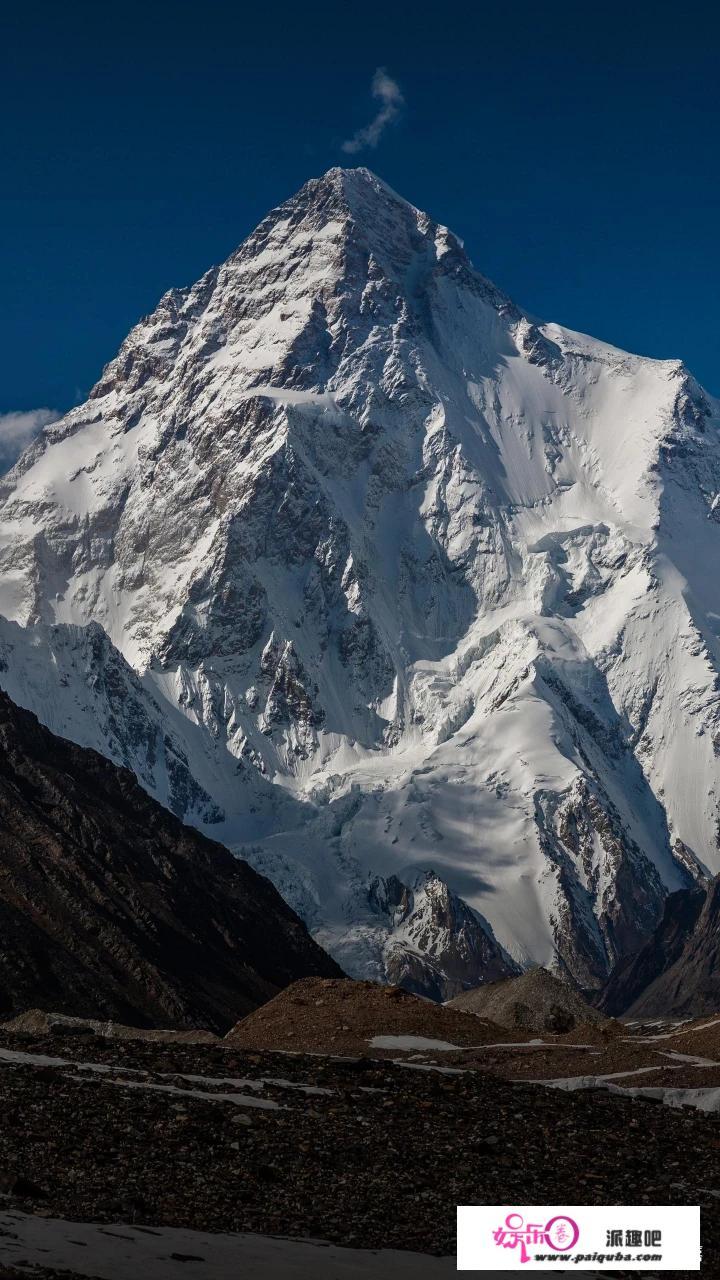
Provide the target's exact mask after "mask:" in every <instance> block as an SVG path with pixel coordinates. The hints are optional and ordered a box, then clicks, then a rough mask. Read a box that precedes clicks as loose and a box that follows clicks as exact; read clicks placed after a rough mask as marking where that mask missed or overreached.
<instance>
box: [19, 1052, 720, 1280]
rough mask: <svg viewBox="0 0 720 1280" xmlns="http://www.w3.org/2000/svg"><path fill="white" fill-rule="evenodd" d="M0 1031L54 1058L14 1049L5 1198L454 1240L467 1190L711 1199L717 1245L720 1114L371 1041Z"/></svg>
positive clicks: (398, 1244) (709, 1216)
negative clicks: (312, 1046) (410, 1053)
mask: <svg viewBox="0 0 720 1280" xmlns="http://www.w3.org/2000/svg"><path fill="white" fill-rule="evenodd" d="M0 1049H3V1050H4V1051H5V1052H6V1053H7V1052H8V1051H9V1053H10V1054H13V1053H14V1054H17V1053H20V1054H24V1055H26V1057H27V1055H36V1056H38V1057H39V1058H40V1061H39V1062H38V1061H27V1060H24V1059H22V1058H20V1059H18V1058H11V1059H10V1060H7V1059H5V1060H1V1059H0V1116H1V1117H2V1124H1V1125H0V1191H3V1192H4V1199H3V1201H2V1204H3V1206H4V1207H5V1208H15V1209H19V1210H23V1211H25V1212H35V1213H40V1214H44V1215H47V1216H51V1217H62V1218H66V1219H70V1220H73V1221H78V1222H91V1221H100V1222H103V1221H104V1222H113V1221H114V1222H118V1221H124V1222H135V1223H142V1224H147V1225H157V1226H174V1227H186V1228H192V1229H195V1230H205V1231H214V1232H228V1231H229V1232H240V1231H251V1232H258V1233H261V1234H268V1235H270V1234H282V1235H289V1236H293V1237H299V1238H302V1237H307V1236H310V1237H313V1238H316V1239H323V1240H328V1241H331V1242H335V1243H338V1244H343V1245H348V1246H355V1247H363V1248H394V1249H408V1250H416V1251H418V1252H421V1253H430V1254H437V1255H447V1254H448V1253H450V1254H451V1253H453V1252H454V1248H455V1209H456V1205H458V1204H463V1203H465V1204H468V1203H470V1204H471V1203H493V1204H496V1203H512V1202H517V1203H521V1204H522V1203H525V1204H527V1203H530V1204H532V1203H541V1204H542V1203H562V1202H563V1201H564V1202H566V1203H578V1201H579V1202H581V1203H588V1204H595V1203H597V1204H608V1203H610V1204H622V1203H626V1204H636V1203H645V1202H647V1203H649V1204H664V1203H688V1204H696V1203H698V1202H699V1203H700V1204H702V1205H703V1207H704V1212H703V1234H704V1242H703V1243H704V1250H705V1259H706V1264H707V1268H708V1272H707V1273H708V1274H712V1273H713V1272H712V1270H711V1268H712V1267H716V1268H717V1267H718V1265H719V1264H720V1212H719V1210H718V1204H719V1203H720V1202H719V1201H718V1195H719V1194H720V1156H719V1152H720V1120H718V1119H717V1118H716V1117H714V1116H706V1115H699V1114H698V1113H696V1112H693V1111H687V1112H686V1111H682V1112H673V1111H670V1110H669V1109H668V1108H666V1107H663V1106H661V1105H657V1104H653V1103H649V1102H647V1101H644V1100H639V1099H629V1098H618V1097H614V1096H610V1095H608V1094H606V1093H604V1092H591V1093H579V1094H569V1095H567V1094H559V1093H557V1092H555V1091H553V1090H549V1089H545V1088H542V1087H538V1086H531V1085H528V1084H523V1083H519V1082H511V1081H507V1080H503V1079H500V1078H496V1077H494V1076H492V1075H488V1074H485V1073H480V1072H476V1071H468V1072H451V1073H447V1072H446V1071H437V1070H435V1069H431V1070H427V1069H417V1068H418V1067H421V1066H422V1064H420V1063H416V1064H415V1069H413V1067H412V1066H411V1065H409V1064H396V1063H393V1062H391V1061H387V1060H384V1061H381V1060H374V1059H372V1058H364V1059H360V1060H348V1059H333V1058H328V1057H321V1056H310V1055H306V1054H298V1055H293V1054H287V1053H270V1052H251V1051H241V1050H237V1049H234V1048H230V1047H228V1046H222V1045H220V1046H215V1045H203V1046H183V1045H157V1044H151V1043H142V1042H137V1043H133V1042H126V1043H117V1042H111V1041H106V1040H100V1039H96V1038H88V1039H87V1040H85V1039H84V1038H78V1037H77V1036H74V1037H71V1038H69V1039H63V1037H61V1036H57V1035H54V1036H51V1037H49V1038H48V1037H46V1038H42V1039H37V1040H33V1039H29V1038H28V1037H8V1036H4V1037H0ZM44 1058H50V1059H55V1060H56V1061H54V1062H53V1061H49V1062H48V1061H43V1059H44ZM90 1064H95V1065H96V1066H100V1067H105V1068H108V1069H107V1070H105V1071H97V1070H92V1069H89V1067H90ZM188 1076H190V1077H201V1079H199V1080H198V1079H187V1077H188ZM151 1086H152V1087H151ZM158 1086H159V1087H158ZM179 1089H182V1090H186V1091H187V1092H183V1093H179V1092H175V1090H179ZM198 1095H201V1096H198ZM3 1261H5V1260H4V1259H3V1258H2V1239H1V1238H0V1265H2V1262H3ZM704 1269H705V1268H704ZM665 1274H667V1273H665Z"/></svg>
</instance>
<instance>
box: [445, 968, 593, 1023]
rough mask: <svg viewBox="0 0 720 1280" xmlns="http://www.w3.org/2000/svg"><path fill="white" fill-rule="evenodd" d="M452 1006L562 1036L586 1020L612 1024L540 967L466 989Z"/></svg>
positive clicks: (496, 1020) (578, 994)
mask: <svg viewBox="0 0 720 1280" xmlns="http://www.w3.org/2000/svg"><path fill="white" fill-rule="evenodd" d="M450 1008H451V1009H459V1010H462V1011H463V1012H464V1013H475V1014H477V1015H478V1017H481V1018H489V1019H491V1020H492V1021H493V1022H495V1023H497V1024H498V1026H501V1027H518V1028H521V1029H522V1030H525V1031H548V1032H551V1033H553V1034H560V1035H562V1034H563V1033H564V1032H567V1031H572V1030H573V1029H574V1028H575V1027H576V1026H582V1025H583V1024H584V1023H585V1024H589V1023H594V1024H596V1025H604V1024H606V1023H608V1025H609V1020H608V1019H607V1018H606V1017H604V1016H603V1014H601V1013H599V1012H598V1010H597V1009H593V1008H592V1006H591V1005H589V1004H587V1002H586V1001H585V1000H584V999H583V997H582V996H581V995H580V993H579V992H578V991H576V990H574V989H573V987H571V986H570V985H569V984H568V983H567V982H563V981H562V980H561V979H559V978H557V977H555V975H554V974H552V973H548V970H547V969H543V968H540V967H538V968H536V969H530V970H529V971H528V972H527V973H523V974H521V975H520V976H519V977H516V978H506V979H505V980H504V981H503V982H490V983H488V984H487V986H483V987H477V988H476V989H475V990H474V991H466V992H465V993H464V994H463V995H460V996H457V997H456V998H455V999H454V1000H451V1001H450Z"/></svg>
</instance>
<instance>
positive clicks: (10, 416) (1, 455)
mask: <svg viewBox="0 0 720 1280" xmlns="http://www.w3.org/2000/svg"><path fill="white" fill-rule="evenodd" d="M59 417H60V414H59V413H57V412H56V411H55V409H27V410H23V411H20V412H18V413H0V472H2V471H8V470H9V469H10V467H11V466H12V465H13V463H14V462H16V461H17V459H18V458H19V457H20V454H21V453H22V451H23V449H25V448H26V447H27V445H29V444H30V442H31V441H32V440H34V439H35V437H36V436H38V435H39V434H40V432H41V431H42V429H43V427H46V426H47V425H48V423H50V422H55V421H57V419H58V418H59Z"/></svg>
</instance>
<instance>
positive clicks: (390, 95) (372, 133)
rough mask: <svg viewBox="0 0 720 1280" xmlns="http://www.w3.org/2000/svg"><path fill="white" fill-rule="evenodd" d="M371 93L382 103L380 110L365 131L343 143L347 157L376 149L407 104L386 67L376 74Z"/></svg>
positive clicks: (379, 68) (359, 130) (379, 69)
mask: <svg viewBox="0 0 720 1280" xmlns="http://www.w3.org/2000/svg"><path fill="white" fill-rule="evenodd" d="M370 91H371V93H372V96H373V98H376V99H377V100H378V102H379V103H380V109H379V111H378V112H377V114H376V115H375V117H374V119H372V120H371V121H370V123H369V124H367V125H365V127H364V129H358V131H357V133H355V134H353V136H352V138H348V139H346V141H345V142H343V144H342V149H343V151H344V152H345V153H346V155H355V154H356V153H357V152H358V151H363V150H364V149H365V148H366V147H376V146H377V144H378V142H379V141H380V139H381V137H382V135H383V133H384V132H385V130H386V129H387V126H388V125H389V124H393V123H394V121H395V120H397V119H398V116H399V115H400V108H401V107H402V106H403V104H404V102H405V99H404V98H403V95H402V91H401V89H400V85H399V84H398V82H397V80H393V78H392V76H389V75H388V73H387V71H386V70H385V68H384V67H378V69H377V71H376V72H375V75H374V76H373V78H372V83H371V85H370Z"/></svg>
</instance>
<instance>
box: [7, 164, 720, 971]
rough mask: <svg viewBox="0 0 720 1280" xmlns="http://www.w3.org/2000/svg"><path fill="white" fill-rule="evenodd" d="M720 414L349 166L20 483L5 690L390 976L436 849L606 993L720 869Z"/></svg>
mask: <svg viewBox="0 0 720 1280" xmlns="http://www.w3.org/2000/svg"><path fill="white" fill-rule="evenodd" d="M717 408H718V407H717V406H716V405H715V404H714V402H711V401H710V400H709V399H707V398H705V397H701V395H700V392H699V389H697V390H696V389H695V388H694V386H692V385H691V384H690V382H689V380H688V379H687V375H685V374H684V373H682V372H681V371H680V370H679V367H677V366H675V365H670V366H668V365H666V364H658V363H656V362H653V361H649V360H640V359H638V358H636V357H633V356H629V355H626V354H625V353H623V352H620V351H617V350H615V349H614V348H611V347H608V346H607V345H606V344H603V343H598V342H595V341H594V340H593V339H591V338H584V337H582V336H581V335H578V334H574V333H570V332H569V331H568V330H566V329H564V328H562V327H561V326H558V325H545V324H542V323H539V322H537V323H536V322H533V321H531V320H530V319H529V318H528V317H524V316H523V315H522V313H521V312H520V311H519V310H518V309H517V308H515V307H513V306H512V304H510V303H509V301H508V300H507V299H506V298H503V296H502V295H501V294H499V293H498V291H497V290H495V289H494V288H493V286H491V285H490V284H489V283H488V282H487V281H485V280H484V279H483V277H482V276H480V275H479V274H478V273H477V272H476V271H475V270H474V269H473V268H472V266H471V264H470V263H469V261H468V259H467V257H466V255H465V253H464V251H463V250H462V247H461V246H460V244H459V242H458V241H457V240H456V239H455V237H454V236H453V235H452V234H451V233H450V232H449V231H447V230H445V228H443V227H442V226H440V225H439V224H437V223H435V222H433V220H432V219H431V218H430V217H428V216H427V215H426V214H424V213H422V212H421V211H419V210H417V209H415V208H414V207H413V206H412V205H410V204H408V203H407V202H406V201H404V200H402V199H401V198H400V197H399V196H397V195H396V194H395V193H394V192H393V191H392V190H391V188H389V187H387V186H386V184H385V183H384V182H382V180H381V179H379V178H378V177H376V175H375V174H373V173H371V172H370V171H369V170H367V169H340V168H334V169H331V170H329V171H328V172H327V173H326V174H324V175H322V176H320V177H318V178H313V179H311V180H310V181H309V182H307V183H306V184H305V185H304V186H303V187H302V188H301V190H300V191H298V192H297V193H296V194H295V195H293V196H292V197H291V198H290V199H288V200H287V201H286V202H285V203H284V204H283V205H281V206H280V207H279V208H277V209H275V210H273V211H272V212H271V213H270V214H268V216H267V217H266V218H265V219H264V221H263V222H262V223H261V224H260V225H259V226H258V228H257V229H256V230H255V231H254V232H253V233H252V234H251V235H250V236H249V237H248V238H247V240H245V242H244V243H243V244H242V245H241V246H240V248H239V249H238V250H237V251H236V253H234V254H233V255H232V257H231V258H229V259H228V261H227V262H225V263H224V264H222V265H221V266H220V267H218V268H216V269H214V270H212V271H210V272H208V273H207V275H206V276H204V277H203V278H202V280H200V281H198V283H197V284H195V285H194V286H192V287H191V288H190V289H184V290H177V291H173V292H171V293H169V294H167V295H166V296H165V298H163V299H162V300H161V302H160V304H159V306H158V307H157V308H156V310H155V312H153V314H152V315H151V316H149V317H147V318H146V319H145V320H143V321H142V322H141V323H140V324H139V325H138V326H137V327H136V328H135V329H134V330H133V331H132V333H130V334H129V336H128V338H127V339H126V341H125V342H124V343H123V346H122V348H121V350H120V352H119V354H118V356H117V358H116V359H115V360H114V361H113V362H112V363H111V364H110V365H108V367H107V369H106V370H105V371H104V374H103V377H102V379H101V381H100V382H99V384H98V386H97V387H96V389H95V391H94V393H93V397H92V399H91V401H90V402H88V403H87V404H84V405H80V406H78V407H77V409H74V410H73V411H72V412H71V413H70V414H68V415H67V417H66V418H65V419H63V420H62V421H61V422H59V423H56V424H54V425H53V426H51V427H49V428H48V429H47V431H46V435H45V437H44V438H43V440H41V441H38V442H37V443H36V444H35V445H34V446H33V449H32V451H30V452H28V453H26V454H25V455H24V458H23V459H22V460H21V461H20V463H18V465H17V466H16V468H15V470H14V472H13V473H11V474H10V475H9V476H8V477H6V480H5V485H4V492H3V494H2V497H1V498H0V502H1V504H2V505H1V507H0V516H1V518H2V534H3V537H2V538H0V614H3V615H5V617H6V618H9V619H12V620H13V621H14V622H15V623H18V624H20V625H19V626H17V627H15V628H14V629H12V630H11V631H8V632H7V633H6V631H5V628H4V627H3V626H0V684H2V685H3V686H4V687H5V688H11V689H12V690H13V691H14V694H15V696H17V698H18V700H20V701H25V702H26V704H27V705H30V706H32V707H33V708H36V709H38V710H39V711H40V714H43V715H44V716H51V715H52V716H56V720H55V723H54V725H53V727H56V728H58V729H60V730H61V731H62V732H63V733H64V734H65V736H68V737H77V738H78V740H81V741H86V742H87V744H88V745H94V746H97V747H99V749H100V750H102V751H104V752H107V753H108V754H110V755H112V756H113V757H114V758H117V759H118V760H121V761H122V762H123V763H127V764H129V765H130V767H132V768H133V769H135V770H136V772H137V773H138V776H140V777H141V778H142V780H143V783H144V785H145V786H147V788H148V789H149V790H151V791H153V792H154V793H155V794H156V795H158V796H159V797H161V798H167V799H168V800H170V801H171V802H172V803H173V805H174V807H176V809H177V810H178V812H182V813H183V814H185V815H187V816H188V818H190V819H191V820H192V821H195V822H198V823H202V824H207V825H208V826H210V825H212V826H213V827H214V828H217V831H216V834H218V835H221V836H222V838H223V839H224V840H225V841H226V842H227V843H229V844H233V845H238V846H242V848H244V849H245V850H246V851H247V853H248V856H249V857H252V860H253V862H254V863H255V865H256V866H257V867H258V868H259V869H261V870H263V871H265V872H267V873H268V874H269V875H270V876H271V878H272V879H274V880H275V882H276V883H277V884H278V885H280V886H281V888H282V890H283V892H284V893H286V894H287V896H288V897H289V898H290V899H291V901H292V903H293V905H294V906H296V907H297V908H298V909H299V910H300V912H301V913H302V914H303V915H304V916H305V917H306V918H307V919H308V920H310V921H311V922H312V924H313V927H314V928H316V929H317V930H318V932H319V933H320V934H321V936H323V937H324V938H326V939H327V940H328V942H329V943H330V944H332V946H334V947H335V948H336V949H339V948H340V947H341V945H344V944H343V943H342V942H341V939H342V937H343V936H344V935H345V934H347V933H348V932H349V930H348V922H349V921H350V922H352V924H353V926H354V927H355V929H356V932H355V934H354V935H353V936H354V943H356V944H357V945H356V946H355V950H354V955H355V961H354V963H356V965H357V968H356V972H357V971H360V970H361V969H362V966H363V965H368V966H370V969H367V970H366V971H368V972H369V971H372V972H374V973H377V972H378V967H377V966H378V964H380V963H381V962H382V963H385V964H386V966H387V962H386V960H385V961H382V957H381V960H378V951H377V948H378V946H380V942H379V941H378V936H379V935H378V933H377V928H376V927H375V928H374V929H373V928H370V930H369V931H368V927H367V918H368V902H367V892H366V891H365V890H364V889H363V886H366V885H367V884H368V883H369V882H371V881H372V880H373V879H374V878H376V877H378V876H379V877H381V878H382V879H383V880H384V881H388V880H389V879H390V878H391V877H392V876H395V877H396V879H397V880H398V882H400V883H401V884H406V881H405V879H404V878H403V877H404V873H405V871H406V869H407V868H408V866H412V867H413V868H414V869H417V870H418V871H419V872H423V871H426V870H429V868H431V867H434V868H436V869H437V872H438V875H439V876H441V878H442V881H443V883H444V884H446V885H447V886H448V892H451V893H452V894H454V895H456V897H457V898H458V899H462V900H463V901H464V902H466V903H467V904H468V907H469V909H472V911H474V912H476V913H477V916H478V919H480V917H482V918H483V919H484V920H486V921H487V923H488V925H489V927H490V929H491V930H492V932H493V934H494V936H495V939H496V941H497V943H498V945H499V946H500V947H502V948H504V950H505V951H508V952H510V954H511V955H512V957H513V959H514V960H517V961H521V962H523V963H524V962H525V961H526V960H534V961H539V962H541V963H545V964H547V963H549V962H551V961H552V959H553V956H554V955H555V956H557V958H558V963H559V964H560V966H561V967H563V966H564V967H565V968H566V969H567V970H568V971H570V972H572V973H573V974H574V975H575V977H576V978H577V980H578V982H580V983H581V985H583V986H586V987H592V986H598V985H599V984H600V983H601V982H603V981H604V979H605V977H606V975H607V972H608V970H609V968H610V967H611V966H612V965H613V964H614V962H615V960H616V959H617V958H618V956H619V955H622V954H624V953H626V952H629V951H631V950H633V949H637V947H638V946H639V945H640V944H641V942H642V941H643V939H644V936H645V935H646V934H647V933H648V932H649V931H650V930H651V929H652V928H653V927H654V925H655V923H656V921H657V919H658V918H659V915H660V913H661V908H662V901H663V897H664V894H665V891H666V890H670V889H676V888H680V887H682V886H683V884H684V883H685V881H686V879H687V871H686V869H685V868H686V865H687V864H688V862H689V861H692V859H693V858H694V859H695V861H696V862H698V863H702V864H704V865H705V867H706V869H707V870H708V871H712V872H716V871H718V870H720V856H719V855H718V850H717V843H716V821H717V808H718V801H719V799H720V775H719V774H718V755H717V750H718V747H717V744H718V743H720V708H719V707H718V702H717V692H716V681H717V679H718V668H719V666H720V663H719V662H718V650H717V639H716V637H717V622H716V620H717V617H718V615H719V614H720V602H719V601H718V593H717V583H716V578H715V576H713V575H712V574H711V573H709V572H707V570H706V568H705V567H704V566H707V565H709V564H714V563H715V561H716V559H717V551H718V542H717V539H718V528H719V525H720V515H719V514H718V512H720V430H719V428H720V415H718V412H717ZM28 624H29V629H25V628H28ZM92 624H95V625H96V626H97V625H99V626H100V627H102V628H103V630H104V631H105V632H106V633H107V635H108V636H109V641H108V647H107V650H106V647H105V646H100V645H97V644H95V643H93V639H94V638H93V636H92V635H91V634H89V633H88V628H89V627H90V626H91V625H92ZM24 629H25V630H24ZM30 636H32V637H33V638H32V640H31V639H30V638H29V637H30ZM110 642H111V644H110ZM112 646H115V648H114V649H113V648H112ZM118 651H119V653H118ZM48 652H51V653H52V655H53V660H52V661H50V660H43V661H42V663H41V662H40V661H39V658H38V655H41V654H47V653H48ZM113 655H115V656H113ZM123 664H124V665H123ZM125 690H130V691H131V693H132V698H131V699H130V701H129V700H128V697H127V696H126V694H125ZM193 784H194V785H193ZM689 794H691V795H702V796H703V797H706V798H705V799H704V801H703V803H702V804H701V803H698V804H693V805H688V804H687V801H686V798H685V797H686V796H687V795H689ZM678 850H681V851H682V850H685V851H686V852H685V853H683V855H682V857H681V856H680V854H679V853H678ZM361 890H362V891H361ZM410 891H411V892H415V890H414V889H412V887H411V888H410ZM431 897H432V895H431ZM448 901H449V900H448ZM428 902H429V906H431V905H432V903H430V900H429V899H428ZM433 902H434V899H433ZM436 905H438V912H437V913H436V914H433V912H431V911H430V910H429V907H428V912H429V915H430V916H432V918H433V920H439V924H438V929H437V931H436V932H433V933H432V938H433V946H434V945H435V938H436V936H437V937H439V936H440V934H441V931H442V930H443V929H445V925H444V924H443V923H442V920H443V918H444V913H445V912H444V906H443V901H441V900H440V899H439V900H438V904H436ZM445 914H448V913H445ZM449 916H452V917H453V919H454V920H455V922H456V923H457V921H458V920H460V915H459V914H458V913H457V912H454V909H453V911H449ZM421 923H422V922H421ZM471 925H472V922H469V923H468V929H467V930H466V936H467V938H468V939H469V941H468V949H469V950H468V954H470V953H471V952H472V955H473V956H475V957H476V958H477V957H480V958H479V960H478V965H479V968H482V965H483V964H485V963H486V961H483V960H482V955H483V954H485V956H486V958H487V953H486V952H484V951H483V947H482V946H480V943H481V941H482V940H481V939H480V937H479V934H478V932H477V931H476V930H475V928H474V927H471ZM375 926H377V920H376V921H375ZM383 927H384V926H383ZM443 936H444V935H443ZM472 939H475V941H476V942H477V943H478V946H477V947H476V948H473V947H472V946H471V945H470V943H471V941H472ZM483 945H484V944H483ZM381 950H382V954H383V955H385V951H384V949H383V948H382V947H381ZM449 955H450V950H449V944H448V946H446V956H447V957H449ZM373 956H374V958H373ZM362 957H364V958H362ZM481 961H482V963H481ZM473 963H474V961H473ZM449 964H450V960H449V958H448V959H447V965H448V966H449ZM373 965H374V966H375V967H374V968H372V966H373ZM478 976H481V975H478Z"/></svg>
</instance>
